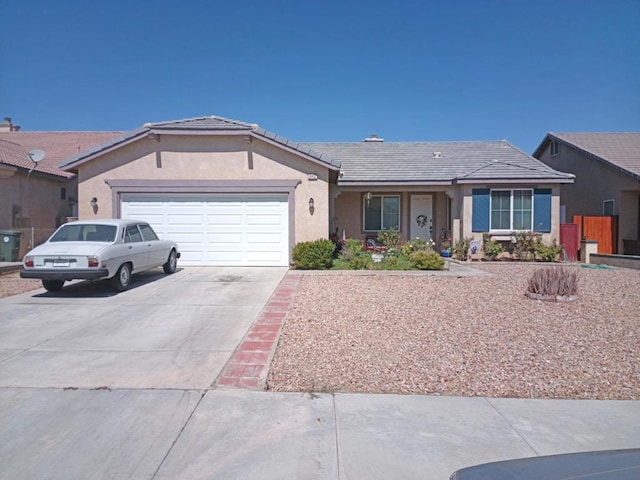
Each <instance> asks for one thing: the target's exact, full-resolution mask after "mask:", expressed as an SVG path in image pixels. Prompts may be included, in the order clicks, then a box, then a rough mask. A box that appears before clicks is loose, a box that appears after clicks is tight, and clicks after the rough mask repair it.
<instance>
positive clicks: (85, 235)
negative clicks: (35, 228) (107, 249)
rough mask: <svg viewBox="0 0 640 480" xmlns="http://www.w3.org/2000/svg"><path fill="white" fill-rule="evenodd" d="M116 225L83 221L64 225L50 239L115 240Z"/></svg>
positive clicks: (58, 240) (55, 240)
mask: <svg viewBox="0 0 640 480" xmlns="http://www.w3.org/2000/svg"><path fill="white" fill-rule="evenodd" d="M116 231H117V227H116V226H115V225H99V224H92V223H83V224H79V225H63V226H62V227H61V228H60V229H59V230H58V231H57V232H56V233H55V234H54V235H53V236H52V237H51V238H50V239H49V241H50V242H113V241H114V240H115V238H116Z"/></svg>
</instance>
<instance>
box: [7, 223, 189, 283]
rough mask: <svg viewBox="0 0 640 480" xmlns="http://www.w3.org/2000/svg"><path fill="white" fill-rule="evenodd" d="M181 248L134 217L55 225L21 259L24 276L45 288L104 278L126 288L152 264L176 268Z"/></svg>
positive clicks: (173, 270)
mask: <svg viewBox="0 0 640 480" xmlns="http://www.w3.org/2000/svg"><path fill="white" fill-rule="evenodd" d="M178 258H180V252H179V251H178V246H177V245H176V243H175V242H173V241H170V240H160V239H159V238H158V236H157V235H156V233H155V232H154V231H153V229H152V228H151V226H150V225H149V224H148V223H145V222H139V221H135V220H117V219H111V220H83V221H77V222H69V223H65V224H64V225H62V226H61V227H60V228H58V229H57V230H56V231H55V232H54V233H53V235H51V237H50V238H49V239H48V240H47V241H46V242H45V243H43V244H42V245H39V246H37V247H36V248H34V249H33V250H31V251H30V252H29V253H27V254H26V255H25V257H24V259H23V261H22V264H23V270H22V272H20V276H21V277H22V278H39V279H41V280H42V285H43V286H44V288H46V289H47V290H49V291H58V290H61V289H62V286H63V285H64V282H65V281H66V280H75V279H82V280H99V279H105V278H108V279H110V280H111V285H112V287H113V288H114V289H115V290H117V291H120V292H122V291H124V290H126V289H127V288H128V287H129V284H130V283H131V275H132V274H134V273H139V272H144V271H146V270H150V269H152V268H156V267H163V268H164V271H165V273H167V274H170V273H173V272H175V271H176V267H177V263H178Z"/></svg>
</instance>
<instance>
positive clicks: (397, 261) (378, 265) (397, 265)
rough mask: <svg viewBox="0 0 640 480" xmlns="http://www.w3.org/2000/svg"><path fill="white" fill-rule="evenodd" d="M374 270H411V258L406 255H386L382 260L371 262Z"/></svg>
mask: <svg viewBox="0 0 640 480" xmlns="http://www.w3.org/2000/svg"><path fill="white" fill-rule="evenodd" d="M371 269H372V270H410V269H411V265H410V264H409V259H408V258H407V257H405V256H404V255H400V256H397V257H396V256H385V257H384V258H383V259H382V261H380V262H374V263H372V264H371Z"/></svg>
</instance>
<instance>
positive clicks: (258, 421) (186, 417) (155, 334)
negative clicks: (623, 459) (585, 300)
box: [0, 268, 640, 480]
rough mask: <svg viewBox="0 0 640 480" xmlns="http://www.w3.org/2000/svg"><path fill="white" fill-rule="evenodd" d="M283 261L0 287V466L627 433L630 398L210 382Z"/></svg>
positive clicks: (208, 459) (426, 474)
mask: <svg viewBox="0 0 640 480" xmlns="http://www.w3.org/2000/svg"><path fill="white" fill-rule="evenodd" d="M285 273H286V269H279V268H275V269H270V268H256V269H241V268H227V269H217V268H187V269H183V270H181V271H179V272H177V273H176V274H175V275H171V276H165V275H164V274H162V273H150V274H146V275H144V276H142V277H138V278H136V280H135V282H134V284H133V288H132V289H131V290H129V291H127V292H124V293H120V294H117V295H116V294H113V293H112V292H111V291H110V290H109V287H108V285H88V284H77V285H74V286H71V287H68V288H66V289H65V290H63V291H62V292H60V293H58V294H50V293H45V292H44V290H41V291H36V292H31V293H28V294H24V295H18V296H15V297H9V298H5V299H0V479H2V480H4V479H7V480H9V479H11V480H14V479H18V478H19V479H23V478H24V479H61V480H62V479H64V480H69V479H82V480H86V479H136V480H137V479H155V480H160V479H189V480H194V479H216V480H219V479H230V480H231V479H234V480H235V479H239V478H245V479H254V478H255V479H261V480H263V479H274V480H276V479H278V480H280V479H292V480H294V479H300V478H305V479H306V478H309V479H311V478H315V479H327V480H333V479H346V478H348V479H367V480H370V479H388V478H406V479H409V478H416V479H417V478H430V479H434V480H446V479H448V478H449V475H450V474H451V473H452V472H453V471H454V470H456V469H458V468H461V467H465V466H469V465H474V464H478V463H484V462H490V461H498V460H504V459H509V458H519V457H531V456H536V455H549V454H554V453H567V452H577V451H588V450H603V449H612V448H618V449H624V448H634V447H638V445H639V441H640V440H639V437H638V433H637V432H638V431H639V430H640V408H639V402H635V401H572V400H566V401H564V400H527V399H524V400H518V399H484V398H455V397H429V396H399V395H362V394H328V393H324V394H316V393H311V394H310V393H268V392H260V391H248V390H241V389H230V388H220V387H219V386H213V387H212V385H213V383H214V381H215V379H216V377H217V376H218V374H219V373H220V371H221V369H222V368H223V366H224V365H225V363H226V361H227V360H228V359H229V358H230V357H231V355H232V353H233V351H234V349H235V348H236V346H237V344H238V343H239V341H240V340H241V339H242V337H243V336H244V334H245V333H246V332H247V331H248V329H249V327H250V326H251V324H252V323H253V321H254V319H255V318H256V317H257V316H258V315H259V314H260V312H261V310H262V308H263V305H264V304H265V302H267V300H268V299H269V297H270V296H271V294H272V292H273V291H274V289H275V288H276V286H277V285H278V284H279V282H280V281H281V279H282V278H283V277H284V275H285ZM283 283H285V282H283ZM274 297H277V295H275V296H274Z"/></svg>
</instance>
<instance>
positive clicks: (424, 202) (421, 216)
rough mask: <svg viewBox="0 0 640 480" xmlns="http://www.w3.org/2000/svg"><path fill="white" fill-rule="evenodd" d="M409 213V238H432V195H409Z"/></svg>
mask: <svg viewBox="0 0 640 480" xmlns="http://www.w3.org/2000/svg"><path fill="white" fill-rule="evenodd" d="M409 215H410V217H409V224H410V225H411V228H410V230H409V233H410V234H411V238H422V239H423V240H433V196H432V195H411V209H410V212H409Z"/></svg>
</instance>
